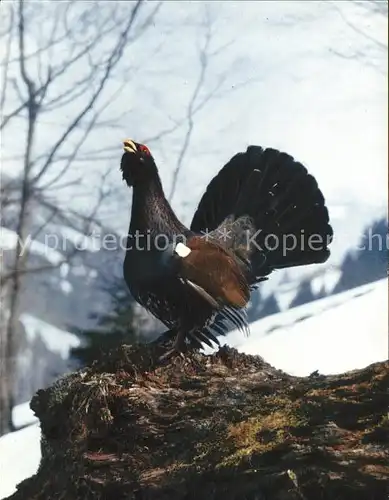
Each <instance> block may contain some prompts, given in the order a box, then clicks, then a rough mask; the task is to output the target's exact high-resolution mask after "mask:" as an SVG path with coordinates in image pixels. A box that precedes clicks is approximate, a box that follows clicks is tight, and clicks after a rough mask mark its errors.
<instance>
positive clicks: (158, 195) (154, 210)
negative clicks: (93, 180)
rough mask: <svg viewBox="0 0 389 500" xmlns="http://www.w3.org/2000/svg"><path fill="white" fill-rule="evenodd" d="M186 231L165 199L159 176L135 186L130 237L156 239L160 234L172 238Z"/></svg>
mask: <svg viewBox="0 0 389 500" xmlns="http://www.w3.org/2000/svg"><path fill="white" fill-rule="evenodd" d="M185 231H187V229H186V228H185V226H184V225H183V224H182V223H181V222H180V221H179V220H178V218H177V216H176V214H175V213H174V211H173V209H172V207H171V205H170V203H169V202H168V200H167V199H166V197H165V194H164V191H163V188H162V183H161V180H160V178H159V176H158V175H157V176H155V177H153V178H150V179H148V180H145V181H143V182H141V183H137V184H135V185H134V187H133V197H132V213H131V223H130V230H129V234H130V235H135V234H136V233H139V234H149V235H151V237H154V238H155V237H157V235H159V234H160V235H167V236H168V237H169V236H170V237H171V236H173V235H174V234H177V233H180V232H185ZM162 244H163V242H162Z"/></svg>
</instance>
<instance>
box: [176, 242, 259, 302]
mask: <svg viewBox="0 0 389 500" xmlns="http://www.w3.org/2000/svg"><path fill="white" fill-rule="evenodd" d="M186 245H187V247H188V248H190V250H191V252H190V253H189V254H188V255H187V256H186V257H185V258H182V259H180V270H179V273H180V275H181V277H182V278H184V279H187V280H190V281H192V282H193V283H194V284H195V285H198V286H200V287H202V288H203V289H204V290H205V291H206V292H207V293H208V294H209V295H211V297H213V298H214V299H215V300H216V301H217V302H218V303H220V304H221V305H228V306H232V307H237V308H242V307H245V306H246V305H247V302H248V301H249V299H250V288H249V285H248V283H247V281H246V279H245V277H244V275H243V273H242V271H241V269H240V268H239V266H238V263H237V262H236V260H235V259H234V257H233V256H232V255H231V254H230V253H229V252H228V251H227V250H225V249H224V248H222V247H220V246H219V245H217V244H215V243H212V242H209V241H207V240H205V239H204V238H202V237H197V236H195V237H193V238H191V239H189V240H188V241H187V243H186Z"/></svg>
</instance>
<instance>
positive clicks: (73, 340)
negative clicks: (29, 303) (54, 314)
mask: <svg viewBox="0 0 389 500" xmlns="http://www.w3.org/2000/svg"><path fill="white" fill-rule="evenodd" d="M20 321H21V322H22V324H23V326H24V328H25V330H26V334H27V338H28V340H29V341H30V342H32V341H33V340H35V339H36V337H37V336H39V337H40V338H41V340H42V341H43V342H44V343H45V345H46V347H47V349H48V350H49V351H51V352H54V353H57V354H59V355H60V356H61V357H62V359H67V358H68V357H69V352H70V350H71V349H72V348H74V347H78V346H79V345H80V339H79V338H78V337H77V336H76V335H74V334H72V333H69V332H66V331H64V330H60V329H59V328H56V327H55V326H52V325H50V324H49V323H46V322H45V321H42V320H40V319H38V318H35V317H34V316H32V315H31V314H26V313H24V314H21V316H20Z"/></svg>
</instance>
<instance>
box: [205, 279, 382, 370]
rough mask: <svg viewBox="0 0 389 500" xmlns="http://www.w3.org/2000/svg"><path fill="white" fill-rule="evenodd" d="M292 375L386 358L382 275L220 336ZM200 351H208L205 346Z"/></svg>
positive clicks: (230, 344)
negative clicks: (244, 332) (245, 334)
mask: <svg viewBox="0 0 389 500" xmlns="http://www.w3.org/2000/svg"><path fill="white" fill-rule="evenodd" d="M223 343H226V344H227V345H229V346H231V347H235V348H236V349H237V350H238V351H239V352H244V353H247V354H258V355H260V356H263V357H264V358H265V359H266V361H268V362H269V363H271V364H272V365H274V366H276V367H277V368H280V369H282V370H284V371H286V372H288V373H291V374H293V375H297V376H304V375H309V374H310V373H312V372H313V371H315V370H318V371H319V372H320V373H323V374H331V373H340V372H344V371H347V370H352V369H356V368H362V367H364V366H367V365H369V364H370V363H373V362H376V361H382V360H385V359H387V358H388V281H387V280H386V279H384V280H380V281H377V282H375V283H370V284H368V285H364V286H361V287H358V288H354V289H352V290H348V291H347V292H344V293H340V294H337V295H333V296H330V297H326V298H324V299H320V300H316V301H314V302H311V303H309V304H304V305H302V306H300V307H296V308H293V309H290V310H288V311H286V312H282V313H279V314H274V315H272V316H267V317H266V318H264V319H261V320H259V321H256V322H254V323H252V324H251V325H250V335H249V337H248V338H246V337H243V336H242V333H241V332H238V331H232V332H230V333H229V334H228V335H227V336H226V338H225V342H223ZM205 352H211V350H210V349H206V351H205Z"/></svg>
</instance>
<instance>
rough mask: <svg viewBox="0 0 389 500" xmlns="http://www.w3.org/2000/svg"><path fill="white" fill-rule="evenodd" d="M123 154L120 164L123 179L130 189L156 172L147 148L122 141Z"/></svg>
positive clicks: (135, 143)
mask: <svg viewBox="0 0 389 500" xmlns="http://www.w3.org/2000/svg"><path fill="white" fill-rule="evenodd" d="M123 146H124V154H123V156H122V160H121V163H120V170H121V171H122V174H123V179H124V180H125V181H126V182H127V184H128V185H129V186H130V187H131V186H134V185H136V184H137V183H139V182H141V181H142V180H145V179H148V178H150V176H153V175H155V173H156V172H157V167H156V165H155V161H154V158H153V157H152V155H151V153H150V150H149V148H148V147H147V146H145V145H143V144H139V143H137V142H135V141H133V140H131V139H126V140H125V141H123Z"/></svg>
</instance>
